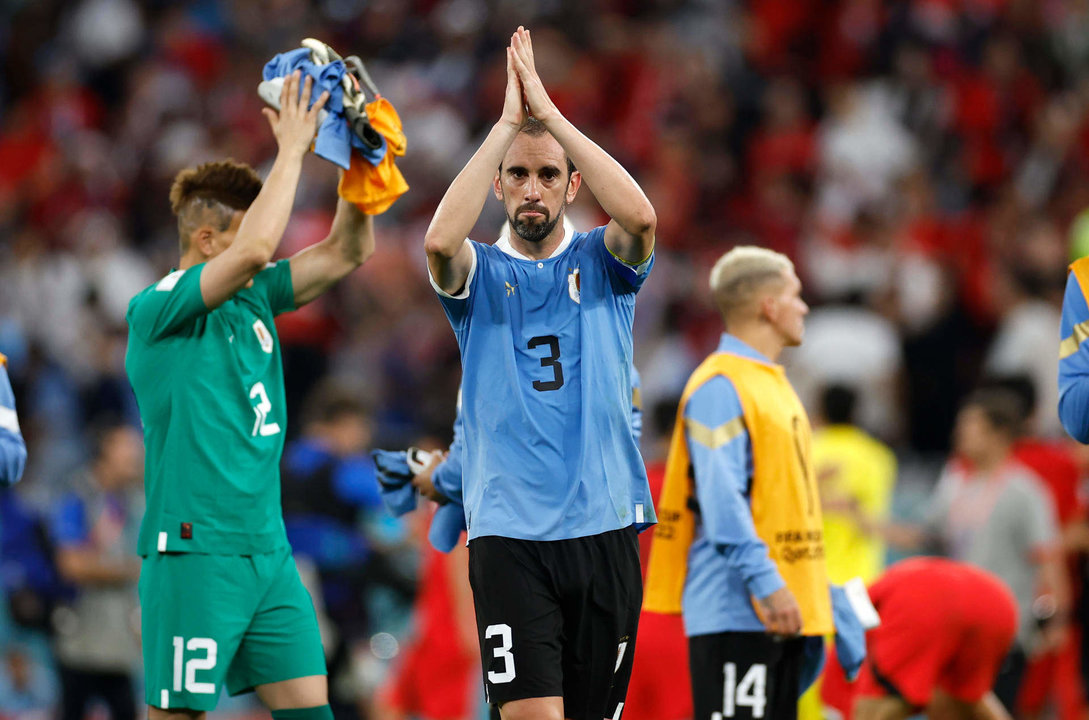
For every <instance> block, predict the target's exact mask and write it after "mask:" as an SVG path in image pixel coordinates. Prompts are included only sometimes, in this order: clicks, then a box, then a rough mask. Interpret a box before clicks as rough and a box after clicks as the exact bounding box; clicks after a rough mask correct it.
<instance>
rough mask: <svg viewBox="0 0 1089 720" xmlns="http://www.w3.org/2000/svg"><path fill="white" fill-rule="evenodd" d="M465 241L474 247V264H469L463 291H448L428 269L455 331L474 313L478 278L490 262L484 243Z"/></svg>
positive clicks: (478, 284)
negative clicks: (451, 292)
mask: <svg viewBox="0 0 1089 720" xmlns="http://www.w3.org/2000/svg"><path fill="white" fill-rule="evenodd" d="M465 242H467V243H469V247H471V248H472V249H473V261H472V265H470V266H469V277H468V278H466V280H465V287H463V288H462V289H461V292H459V293H457V294H456V295H451V294H450V293H448V292H446V291H445V290H443V289H442V288H441V287H439V284H438V283H436V282H435V278H433V277H431V270H430V268H429V269H428V271H427V278H428V280H430V281H431V287H432V289H434V291H435V292H436V293H437V294H438V296H439V302H440V303H442V309H443V311H444V312H445V313H446V317H447V319H449V320H450V325H451V326H452V327H453V328H454V332H455V333H460V332H461V331H462V330H463V329H464V328H465V326H466V325H467V324H468V323H469V316H470V315H471V314H472V309H473V301H474V300H475V296H474V293H475V292H478V291H477V289H476V288H479V287H480V283H479V282H477V278H478V277H479V276H480V275H481V274H482V273H483V272H484V269H485V268H486V267H487V264H488V259H487V254H488V253H487V250H486V248H485V246H484V245H481V244H480V243H477V242H473V241H472V240H466V241H465Z"/></svg>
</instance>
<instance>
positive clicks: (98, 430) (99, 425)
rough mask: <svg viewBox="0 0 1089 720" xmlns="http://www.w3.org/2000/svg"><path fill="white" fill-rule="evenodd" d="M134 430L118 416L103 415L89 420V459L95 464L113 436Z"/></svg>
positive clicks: (103, 453) (104, 452) (112, 414)
mask: <svg viewBox="0 0 1089 720" xmlns="http://www.w3.org/2000/svg"><path fill="white" fill-rule="evenodd" d="M130 428H132V429H135V428H133V426H132V425H131V424H130V423H127V422H125V420H124V419H122V418H121V416H120V415H116V414H114V413H105V414H102V415H100V416H98V417H95V418H93V419H92V420H91V423H90V428H89V429H88V432H87V438H88V440H89V441H90V447H89V448H88V450H89V451H90V453H89V454H90V459H91V461H92V462H97V461H99V460H101V459H102V456H103V455H105V454H106V448H107V446H108V445H109V444H110V442H111V441H112V440H113V438H114V436H115V435H116V434H117V433H118V432H121V431H123V430H128V429H130Z"/></svg>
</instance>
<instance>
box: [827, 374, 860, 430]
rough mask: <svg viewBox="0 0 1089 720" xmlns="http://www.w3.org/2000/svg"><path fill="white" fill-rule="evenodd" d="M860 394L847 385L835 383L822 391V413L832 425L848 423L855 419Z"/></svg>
mask: <svg viewBox="0 0 1089 720" xmlns="http://www.w3.org/2000/svg"><path fill="white" fill-rule="evenodd" d="M857 401H858V394H857V393H856V392H855V391H854V389H852V388H850V387H847V386H846V385H839V384H833V385H829V386H828V387H826V388H824V390H823V391H822V392H821V401H820V402H821V405H820V407H821V415H822V416H823V417H824V419H825V421H826V422H828V423H829V424H831V425H848V424H850V423H853V422H854V419H855V404H856V403H857Z"/></svg>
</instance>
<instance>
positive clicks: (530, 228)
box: [507, 203, 567, 243]
mask: <svg viewBox="0 0 1089 720" xmlns="http://www.w3.org/2000/svg"><path fill="white" fill-rule="evenodd" d="M565 207H567V203H564V204H563V205H561V206H560V211H559V213H557V214H556V217H554V218H552V219H551V220H545V221H544V222H538V223H530V222H526V221H525V220H522V219H520V218H519V215H521V214H522V213H523V212H539V213H541V214H542V215H544V216H545V217H546V218H547V217H548V214H549V213H548V209H547V208H545V207H544V206H543V205H523V206H522V207H520V208H518V209H517V210H516V211H515V213H514V217H511V216H510V215H508V216H507V221H508V222H509V223H510V227H511V230H512V231H514V232H515V233H516V234H517V235H518V237H520V238H522V239H523V240H525V241H526V242H531V243H539V242H541V241H542V240H544V239H545V238H546V237H548V236H549V235H551V234H552V231H553V230H554V229H555V227H556V223H558V222H559V221H560V220H562V219H563V210H564V208H565Z"/></svg>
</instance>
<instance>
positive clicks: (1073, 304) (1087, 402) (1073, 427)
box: [1059, 273, 1089, 443]
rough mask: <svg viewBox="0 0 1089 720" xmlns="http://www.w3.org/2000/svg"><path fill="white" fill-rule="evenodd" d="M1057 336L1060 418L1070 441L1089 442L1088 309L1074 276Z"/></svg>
mask: <svg viewBox="0 0 1089 720" xmlns="http://www.w3.org/2000/svg"><path fill="white" fill-rule="evenodd" d="M1060 335H1061V338H1062V340H1061V342H1060V343H1059V419H1060V420H1061V421H1062V424H1063V427H1064V428H1065V429H1066V431H1067V432H1068V433H1070V436H1071V437H1072V438H1074V439H1075V440H1077V441H1078V442H1080V443H1089V348H1087V347H1086V344H1085V340H1086V339H1089V307H1087V306H1086V302H1085V293H1083V292H1082V289H1081V285H1079V284H1078V278H1077V275H1075V274H1074V273H1070V275H1069V277H1068V278H1067V281H1066V296H1065V297H1064V298H1063V316H1062V324H1061V329H1060Z"/></svg>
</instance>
